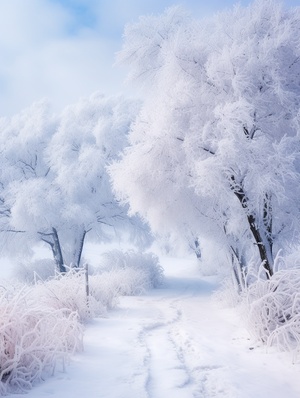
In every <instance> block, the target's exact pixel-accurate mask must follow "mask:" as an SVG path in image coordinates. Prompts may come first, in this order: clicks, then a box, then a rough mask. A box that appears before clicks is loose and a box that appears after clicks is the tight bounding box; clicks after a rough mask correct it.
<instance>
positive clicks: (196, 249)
mask: <svg viewBox="0 0 300 398" xmlns="http://www.w3.org/2000/svg"><path fill="white" fill-rule="evenodd" d="M194 245H195V249H194V250H195V254H196V257H197V259H198V260H200V259H201V250H200V245H199V240H198V238H196V239H195V241H194Z"/></svg>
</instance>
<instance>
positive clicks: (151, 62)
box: [110, 0, 300, 277]
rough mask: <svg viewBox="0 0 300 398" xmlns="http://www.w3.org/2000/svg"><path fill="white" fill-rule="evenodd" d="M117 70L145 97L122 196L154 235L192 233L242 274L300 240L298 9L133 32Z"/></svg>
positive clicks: (118, 183) (150, 22) (119, 174)
mask: <svg viewBox="0 0 300 398" xmlns="http://www.w3.org/2000/svg"><path fill="white" fill-rule="evenodd" d="M119 61H120V62H121V63H127V64H128V65H129V67H130V69H131V72H130V76H129V77H130V79H133V80H138V81H140V82H143V83H144V87H145V88H146V90H147V97H146V99H145V103H144V105H143V107H142V110H141V112H140V114H139V116H138V118H137V120H136V122H135V124H134V125H133V127H132V130H131V132H130V146H129V147H128V148H127V149H126V150H125V151H124V153H123V156H122V159H121V160H118V161H117V162H116V163H115V164H114V165H113V166H112V167H111V169H110V172H111V175H112V177H113V182H114V189H115V191H116V192H117V194H118V197H119V198H120V199H122V200H123V202H124V203H129V204H130V209H131V212H132V213H138V214H140V215H142V216H143V217H144V218H146V219H147V220H148V221H149V223H150V225H151V226H152V228H154V230H156V231H158V232H159V231H161V230H162V229H163V228H165V229H172V228H173V227H174V224H176V226H177V229H178V231H180V230H181V231H182V234H184V229H185V228H188V229H189V230H192V231H193V233H194V234H196V235H198V236H201V235H202V236H210V238H213V239H215V242H216V244H217V245H218V244H221V245H222V246H223V247H227V248H228V251H229V252H231V253H232V256H233V258H234V261H235V263H236V264H237V265H238V268H239V269H240V268H241V267H242V268H243V267H244V266H245V265H246V264H247V263H249V261H250V260H251V259H252V260H253V259H254V262H255V263H256V265H257V266H259V264H263V266H264V268H265V271H266V274H267V276H268V277H269V276H270V275H272V273H273V263H274V255H275V254H276V252H277V251H278V250H279V249H281V248H285V249H287V250H288V248H289V242H290V240H291V239H292V240H293V242H298V241H299V220H300V218H299V215H300V214H299V201H298V197H299V186H300V184H299V182H300V181H299V122H300V113H299V99H300V96H299V94H300V8H299V7H297V8H294V9H290V10H286V9H284V8H283V7H282V6H281V5H280V4H279V3H277V2H276V1H273V0H267V1H255V2H254V3H253V4H251V5H249V6H248V7H241V6H236V7H234V8H233V9H232V10H229V11H227V12H223V13H220V14H218V15H216V16H214V17H213V18H211V19H206V20H195V19H193V18H192V17H191V16H189V15H188V14H187V13H186V12H185V11H183V10H182V9H180V8H178V7H175V8H171V9H168V10H166V12H165V13H164V14H162V15H159V16H148V17H141V18H140V20H139V21H138V22H137V23H135V24H131V25H128V26H127V27H126V29H125V35H124V46H123V49H122V51H121V52H120V54H119Z"/></svg>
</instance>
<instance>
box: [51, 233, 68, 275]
mask: <svg viewBox="0 0 300 398" xmlns="http://www.w3.org/2000/svg"><path fill="white" fill-rule="evenodd" d="M52 231H53V235H52V236H53V246H52V252H53V257H54V261H55V263H56V266H57V268H58V270H59V272H66V267H65V265H64V259H63V255H62V251H61V247H60V242H59V238H58V234H57V230H56V229H55V228H52Z"/></svg>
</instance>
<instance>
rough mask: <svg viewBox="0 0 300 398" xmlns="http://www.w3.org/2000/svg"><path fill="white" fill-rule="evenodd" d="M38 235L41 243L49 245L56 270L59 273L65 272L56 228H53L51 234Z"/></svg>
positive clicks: (41, 233)
mask: <svg viewBox="0 0 300 398" xmlns="http://www.w3.org/2000/svg"><path fill="white" fill-rule="evenodd" d="M39 234H40V235H41V236H42V241H43V242H46V243H48V245H50V247H51V250H52V254H53V259H54V262H55V264H56V268H57V270H58V271H59V272H61V273H64V272H66V271H67V270H66V267H65V264H64V259H63V255H62V251H61V246H60V242H59V237H58V233H57V230H56V228H54V227H53V228H52V232H50V233H44V232H39Z"/></svg>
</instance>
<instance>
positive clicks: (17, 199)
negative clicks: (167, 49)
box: [0, 94, 144, 271]
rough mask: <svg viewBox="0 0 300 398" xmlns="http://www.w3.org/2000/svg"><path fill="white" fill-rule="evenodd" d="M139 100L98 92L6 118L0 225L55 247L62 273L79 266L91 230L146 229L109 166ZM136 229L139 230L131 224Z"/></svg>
mask: <svg viewBox="0 0 300 398" xmlns="http://www.w3.org/2000/svg"><path fill="white" fill-rule="evenodd" d="M138 107H139V105H138V104H137V102H136V101H131V100H125V99H124V98H122V97H111V98H105V97H103V96H102V95H100V94H94V95H92V96H91V97H89V98H87V99H82V100H81V101H79V102H78V103H77V104H75V105H71V106H68V107H67V108H66V109H65V110H64V111H63V112H62V114H61V115H59V116H57V117H53V116H51V115H50V114H49V112H48V111H47V109H48V108H47V106H45V105H44V104H35V105H33V106H32V107H31V108H30V109H28V110H26V111H24V112H22V113H21V114H19V115H17V116H15V117H12V118H11V119H3V120H1V126H0V127H1V131H2V135H1V140H2V145H1V147H2V151H1V154H0V158H1V161H2V164H3V167H2V169H1V178H0V181H1V183H2V185H1V188H2V192H1V202H2V208H3V209H2V214H1V215H2V217H1V220H0V221H1V230H2V231H3V234H5V235H4V236H7V234H10V235H13V236H14V238H15V239H14V242H15V241H16V239H17V241H19V238H20V236H21V238H22V239H23V240H26V242H27V243H28V242H29V241H28V238H32V239H31V240H32V241H31V244H32V242H33V241H35V242H36V241H38V240H42V241H44V242H46V243H47V244H49V245H50V246H51V249H52V252H53V255H54V259H55V261H56V264H57V266H58V268H59V269H60V270H61V271H64V270H65V265H64V264H70V263H73V265H74V266H79V264H80V259H81V254H82V248H83V244H84V240H85V237H86V234H87V233H89V235H91V237H94V238H97V239H98V240H101V239H102V240H103V239H107V238H110V237H112V233H115V232H116V231H117V230H120V229H124V228H127V229H128V228H129V230H132V231H133V230H136V228H139V232H138V235H139V237H141V236H142V235H143V232H144V231H143V228H142V224H141V222H140V221H138V219H133V218H131V219H130V218H128V216H127V215H126V209H124V208H121V207H120V206H119V204H118V202H117V201H116V200H115V199H114V196H113V194H112V191H111V187H110V182H109V177H108V174H107V171H106V166H107V165H108V164H109V163H110V162H111V161H112V160H113V159H116V158H117V156H118V153H119V151H120V150H121V149H122V148H123V147H124V145H125V143H126V139H127V138H126V135H127V132H128V129H129V125H130V123H131V122H132V120H133V118H134V117H135V115H136V113H137V111H138ZM131 227H132V228H131Z"/></svg>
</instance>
